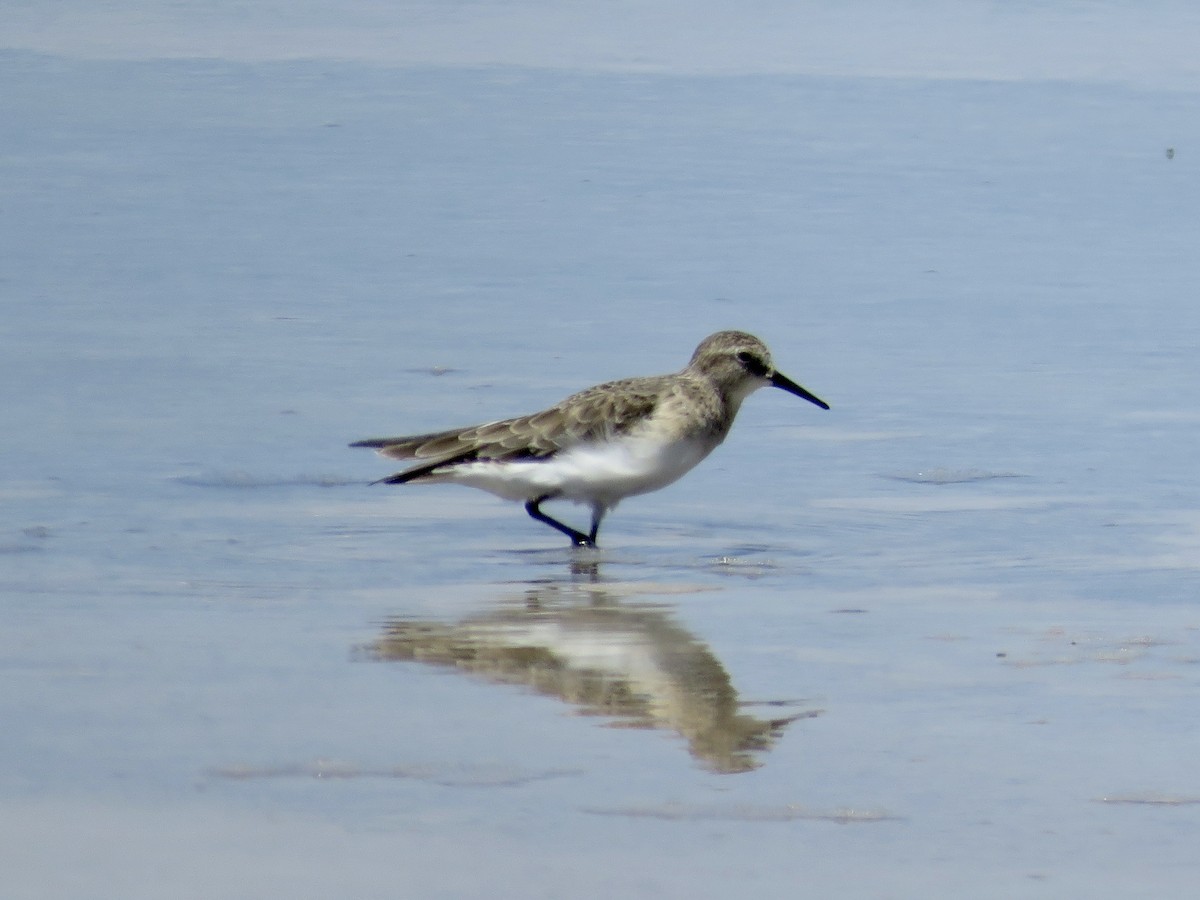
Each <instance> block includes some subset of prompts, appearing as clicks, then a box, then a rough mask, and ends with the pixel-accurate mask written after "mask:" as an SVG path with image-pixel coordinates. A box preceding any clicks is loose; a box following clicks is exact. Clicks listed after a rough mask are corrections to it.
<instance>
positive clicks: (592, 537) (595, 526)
mask: <svg viewBox="0 0 1200 900" xmlns="http://www.w3.org/2000/svg"><path fill="white" fill-rule="evenodd" d="M603 518H604V507H603V506H601V505H600V504H598V503H597V504H594V505H593V506H592V530H591V531H590V532H588V541H589V542H590V543H591V545H592V546H593V547H595V546H596V535H597V534H599V533H600V520H601V519H603Z"/></svg>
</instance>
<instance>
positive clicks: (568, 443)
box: [350, 331, 829, 547]
mask: <svg viewBox="0 0 1200 900" xmlns="http://www.w3.org/2000/svg"><path fill="white" fill-rule="evenodd" d="M768 385H770V386H772V387H777V388H781V389H783V390H785V391H787V392H788V393H789V394H795V395H796V396H797V397H803V398H804V399H805V400H808V401H809V402H810V403H815V404H816V405H817V406H819V407H821V408H822V409H829V404H827V403H826V402H825V401H824V400H822V399H820V398H819V397H817V396H816V395H814V394H811V393H809V392H808V391H807V390H805V389H804V388H802V387H801V386H800V385H798V384H796V382H794V381H792V380H791V379H790V378H788V377H786V376H785V375H783V374H781V373H780V372H778V371H776V370H775V366H774V364H773V363H772V361H771V353H770V351H768V350H767V347H766V345H765V344H764V343H763V342H762V341H760V340H759V339H758V338H756V337H754V335H751V334H746V333H745V332H744V331H719V332H717V333H716V334H713V335H710V336H709V337H706V338H705V339H704V340H703V341H701V342H700V346H699V347H697V348H696V352H695V353H693V354H692V359H691V361H690V362H689V363H688V364H687V366H686V367H685V368H684V369H683V370H682V371H680V372H676V373H675V374H673V375H655V376H650V377H647V378H626V379H623V380H621V381H610V382H607V383H605V384H598V385H596V386H595V387H590V388H588V389H587V390H584V391H580V392H579V393H578V394H572V395H571V396H570V397H567V399H565V400H563V401H562V402H561V403H559V404H557V405H555V406H552V407H550V408H549V409H547V410H544V411H542V412H538V413H533V414H532V415H528V416H519V417H517V418H515V419H504V420H502V421H499V422H487V423H484V424H483V425H474V426H471V427H469V428H455V429H452V430H450V431H437V432H433V433H430V434H417V435H411V436H409V437H389V438H370V439H368V440H365V441H356V442H355V443H353V444H351V445H350V446H351V447H372V448H374V449H376V450H378V451H379V453H380V454H382V455H383V456H388V457H391V458H392V459H413V460H421V462H420V463H419V464H418V465H415V466H413V467H412V468H410V469H406V470H405V471H403V472H399V473H397V474H395V475H392V476H390V477H388V478H382V479H380V480H379V481H377V482H374V483H375V484H405V483H407V482H414V483H419V484H436V483H442V482H451V483H455V484H465V485H469V486H470V487H477V488H481V489H482V490H485V491H489V492H491V493H493V494H496V495H497V496H499V497H503V498H505V499H506V500H518V501H524V503H525V511H526V512H527V513H529V515H531V516H532V517H533V518H535V519H537V520H538V521H539V522H543V523H545V524H546V525H549V526H550V527H551V528H556V529H558V530H559V531H561V532H562V533H563V534H565V535H566V536H567V537H568V538H570V539H571V543H572V544H574V545H575V546H577V547H594V546H595V545H596V535H597V533H598V532H599V531H600V521H601V520H602V519H603V518H604V515H605V514H606V513H607V512H608V511H609V510H611V509H613V508H614V507H615V506H616V505H617V504H618V503H619V502H620V501H622V500H624V499H625V498H626V497H632V496H634V495H635V494H645V493H648V492H650V491H656V490H658V489H659V488H662V487H666V486H667V485H668V484H671V483H672V482H674V481H676V480H677V479H679V478H681V477H682V476H683V475H684V474H685V473H686V472H688V471H689V470H691V469H692V468H693V467H694V466H695V465H696V464H697V463H699V462H700V460H702V459H704V457H706V456H708V454H709V453H711V452H712V450H713V448H714V447H716V446H717V445H718V444H720V443H721V441H723V440H725V436H726V435H727V434H729V429H730V426H732V425H733V420H734V417H735V416H736V415H737V412H738V409H739V408H740V407H741V405H742V401H743V400H745V399H746V398H747V397H748V396H750V394H752V393H754V392H755V391H756V390H758V389H759V388H761V387H766V386H768ZM547 500H570V501H572V502H574V503H582V504H587V505H588V506H590V507H591V510H592V525H591V530H590V531H588V532H587V533H586V534H585V533H583V532H582V531H577V530H576V529H574V528H572V527H571V526H569V525H566V524H564V523H562V522H560V521H558V520H557V519H552V518H551V517H550V516H548V515H546V513H544V512H542V510H541V505H542V504H543V503H545V502H546V501H547Z"/></svg>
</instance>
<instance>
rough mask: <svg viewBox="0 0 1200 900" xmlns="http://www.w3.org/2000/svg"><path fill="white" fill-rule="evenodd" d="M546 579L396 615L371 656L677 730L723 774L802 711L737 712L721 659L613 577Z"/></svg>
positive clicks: (742, 764) (764, 747) (759, 751)
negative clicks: (473, 604) (442, 608)
mask: <svg viewBox="0 0 1200 900" xmlns="http://www.w3.org/2000/svg"><path fill="white" fill-rule="evenodd" d="M574 574H575V575H576V576H577V577H578V576H584V578H586V579H588V580H592V581H593V583H591V584H579V583H578V582H577V583H574V584H566V585H564V584H554V583H550V584H541V585H535V586H532V587H531V588H530V589H529V590H527V591H526V592H525V594H524V595H523V596H520V597H517V598H514V599H513V600H510V601H506V602H503V603H501V604H500V605H499V607H498V608H494V609H491V610H489V611H487V612H484V613H480V614H477V615H474V616H470V617H468V618H466V619H463V620H462V621H460V622H457V623H454V624H446V623H441V622H433V621H423V620H417V619H412V618H403V617H401V618H394V619H390V620H388V621H387V622H386V623H385V628H384V631H383V634H382V636H381V637H380V638H379V640H378V641H376V642H375V643H374V644H372V645H371V646H370V647H369V648H367V650H368V653H369V655H371V656H372V657H373V658H375V659H379V660H387V661H396V660H405V661H408V660H412V661H417V662H422V663H426V664H428V665H433V666H446V667H453V668H457V669H459V670H460V671H463V672H466V673H469V674H471V675H474V676H477V677H481V678H485V679H487V680H489V681H494V682H497V683H505V684H522V685H527V686H529V687H531V688H533V689H534V690H536V691H538V692H539V693H542V694H546V695H549V696H554V697H558V698H560V699H562V700H564V701H566V702H567V703H570V704H572V705H573V706H576V707H578V708H579V710H580V711H581V712H582V713H583V714H585V715H599V716H610V717H613V718H614V719H615V720H616V721H615V723H614V724H619V725H624V726H627V727H635V728H656V729H664V730H672V731H675V732H677V733H678V734H679V735H680V736H682V737H683V738H684V739H685V740H686V741H687V745H688V749H689V751H690V752H691V754H692V756H693V757H694V758H695V759H696V760H697V761H698V762H699V763H700V764H701V765H702V766H704V767H705V768H707V769H709V770H712V771H715V772H721V773H735V772H746V771H749V770H751V769H755V768H757V767H758V766H760V765H761V764H762V760H761V759H760V758H759V757H761V756H762V755H764V754H765V753H766V752H767V751H769V750H770V748H771V747H772V745H773V744H774V743H775V741H776V740H777V739H778V738H779V737H780V735H781V734H782V733H783V730H784V728H785V727H786V726H787V725H788V724H789V723H791V722H793V721H795V720H796V719H798V718H804V717H808V716H814V715H817V714H818V713H817V712H805V713H800V714H798V715H791V716H786V717H783V718H774V719H760V718H757V717H755V716H753V715H750V714H748V713H745V712H743V711H742V706H743V704H741V703H740V702H739V700H738V695H737V691H736V690H734V687H733V685H732V683H731V682H730V680H729V675H728V673H727V672H726V671H725V668H724V667H723V666H722V665H721V662H720V661H719V660H718V659H717V658H716V656H714V655H713V652H712V650H711V649H709V647H708V646H707V645H706V644H704V643H703V642H701V641H699V640H697V639H696V638H695V637H694V636H693V635H692V634H690V633H689V632H688V631H687V630H686V629H685V628H683V627H682V626H681V625H680V624H679V623H678V622H676V621H675V620H674V619H673V617H672V616H671V615H670V614H669V612H668V611H667V609H666V608H665V607H663V606H655V605H652V604H647V603H642V602H638V603H629V602H625V603H622V602H619V601H618V599H617V598H616V596H614V593H615V589H616V588H617V587H618V586H616V585H609V586H605V585H602V584H598V583H595V582H594V579H595V573H594V572H591V573H588V572H576V573H574Z"/></svg>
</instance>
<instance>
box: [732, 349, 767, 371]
mask: <svg viewBox="0 0 1200 900" xmlns="http://www.w3.org/2000/svg"><path fill="white" fill-rule="evenodd" d="M737 361H738V362H740V363H741V364H742V365H743V366H745V367H746V371H747V372H749V373H750V374H751V375H758V376H762V375H766V374H767V364H766V363H764V362H763V361H762V360H761V359H759V358H758V357H757V356H755V355H754V354H753V353H751V352H749V351H748V350H739V351H738V354H737Z"/></svg>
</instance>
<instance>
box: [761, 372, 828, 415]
mask: <svg viewBox="0 0 1200 900" xmlns="http://www.w3.org/2000/svg"><path fill="white" fill-rule="evenodd" d="M771 386H772V387H777V388H780V389H782V390H785V391H787V392H788V393H789V394H795V395H796V396H797V397H803V398H804V399H805V400H807V401H808V402H809V403H815V404H816V405H817V406H819V407H821V409H829V404H828V403H826V402H825V401H824V400H822V399H821V398H820V397H818V396H817V395H816V394H811V393H809V392H808V391H806V390H805V389H804V388H802V387H800V385H798V384H796V382H794V381H792V379H790V378H788V377H787V376H786V375H782V374H780V373H779V372H772V373H771Z"/></svg>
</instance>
